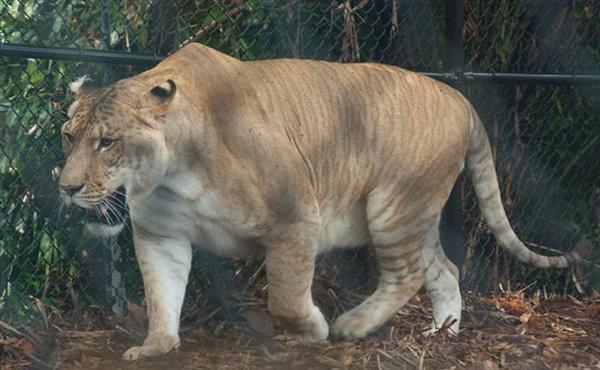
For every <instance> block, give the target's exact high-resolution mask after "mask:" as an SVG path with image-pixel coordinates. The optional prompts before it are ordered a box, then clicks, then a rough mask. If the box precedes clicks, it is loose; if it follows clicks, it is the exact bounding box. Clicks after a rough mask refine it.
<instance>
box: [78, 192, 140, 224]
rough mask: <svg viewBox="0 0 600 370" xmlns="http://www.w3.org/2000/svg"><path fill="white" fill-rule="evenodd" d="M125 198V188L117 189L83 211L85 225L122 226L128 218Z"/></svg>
mask: <svg viewBox="0 0 600 370" xmlns="http://www.w3.org/2000/svg"><path fill="white" fill-rule="evenodd" d="M126 200H127V196H126V194H125V188H124V187H120V188H117V189H116V190H115V191H113V192H112V193H110V194H108V195H107V196H106V197H104V199H102V201H100V202H98V203H96V204H94V205H93V206H92V207H90V208H85V209H83V211H84V213H85V221H86V222H87V223H96V224H104V225H107V226H117V225H121V224H123V223H124V222H125V221H126V220H127V217H128V213H129V212H128V209H127V203H126Z"/></svg>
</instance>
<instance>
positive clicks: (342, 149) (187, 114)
mask: <svg viewBox="0 0 600 370" xmlns="http://www.w3.org/2000/svg"><path fill="white" fill-rule="evenodd" d="M82 82H83V83H85V81H82ZM83 86H85V85H83V84H82V83H78V84H75V86H74V87H75V89H76V90H77V93H78V96H77V100H76V101H75V103H74V105H73V106H72V108H71V109H70V114H71V118H70V120H69V121H68V122H67V123H66V124H65V127H64V128H63V130H64V131H65V132H66V133H70V134H71V135H72V136H73V138H74V140H73V143H72V144H67V143H65V145H66V153H67V163H66V166H65V168H64V170H63V171H62V174H61V185H65V186H67V185H69V184H74V183H77V184H78V183H81V184H83V185H84V187H83V188H82V190H81V191H79V193H78V194H75V195H73V197H74V198H76V199H75V201H76V203H78V204H80V205H81V204H83V205H85V206H91V205H93V203H94V202H98V201H100V200H101V198H102V196H103V195H105V194H110V192H111V191H113V190H114V189H116V188H117V187H119V186H124V187H125V188H126V189H127V202H128V205H129V208H130V211H131V219H132V224H133V233H134V240H135V248H136V254H137V256H138V262H139V264H140V268H141V271H142V274H143V277H144V285H145V290H146V301H147V305H148V316H149V320H150V332H149V335H148V339H146V341H145V342H144V344H143V345H142V346H139V347H133V348H132V349H130V350H129V351H127V352H126V353H125V355H124V357H125V358H127V359H136V358H138V357H143V356H150V355H154V354H158V353H164V352H166V351H168V350H170V349H171V348H173V347H174V346H176V345H177V343H178V341H179V339H178V335H177V332H178V327H179V323H178V321H179V314H180V310H181V304H182V301H183V293H184V291H185V286H186V284H187V274H188V271H189V266H190V259H191V253H190V248H191V247H190V246H191V245H199V246H201V247H202V248H206V249H208V250H211V251H213V252H215V253H218V254H223V255H229V256H243V255H253V254H257V253H264V255H265V261H266V268H267V275H268V282H269V296H268V297H269V298H268V308H269V310H270V311H271V313H272V314H273V315H275V316H277V317H279V318H281V320H282V322H283V323H284V324H286V325H287V330H288V332H289V333H290V335H293V336H296V337H297V338H298V339H300V340H303V341H319V340H323V339H325V338H327V336H328V333H329V325H328V324H327V321H326V320H325V318H324V317H323V315H322V314H321V312H320V310H319V309H318V308H317V307H316V306H315V304H314V303H313V300H312V296H311V285H312V278H313V273H314V262H315V258H316V256H317V255H318V254H319V253H323V252H326V251H327V250H329V249H331V248H334V247H354V246H358V245H364V244H367V243H369V244H372V245H373V247H374V248H375V254H376V256H377V261H378V264H379V270H380V278H379V284H378V287H377V289H376V290H375V292H374V293H373V294H372V295H371V296H370V297H369V298H368V299H366V300H365V301H364V302H363V303H362V304H360V305H359V306H358V307H356V308H354V309H352V310H350V311H349V312H346V313H345V314H343V315H342V316H340V317H339V318H337V320H336V321H335V322H334V323H333V326H332V330H333V333H334V334H336V335H339V336H342V337H344V338H348V339H353V338H361V337H364V336H365V335H367V334H368V333H369V332H371V331H373V330H375V329H376V328H378V327H379V326H380V325H382V324H383V323H384V322H385V321H386V320H388V319H389V318H390V316H392V315H393V314H394V313H395V312H396V311H397V310H398V309H399V308H401V307H402V306H403V305H404V304H405V303H406V302H407V301H408V300H409V299H410V298H411V297H412V296H413V295H414V294H415V293H416V292H417V291H418V290H419V289H420V287H421V286H423V285H425V287H426V288H427V290H428V291H429V292H430V294H431V296H432V302H433V311H434V327H433V329H437V328H440V327H441V326H442V325H443V324H444V321H445V320H446V318H447V317H449V316H450V317H453V318H454V319H455V322H454V323H453V324H452V325H451V326H450V329H451V330H453V331H454V332H458V329H459V321H458V320H460V310H461V299H460V292H459V289H458V271H457V269H456V267H455V266H454V265H452V263H451V262H450V261H448V259H447V258H446V256H445V255H444V252H443V250H442V248H441V245H440V241H439V235H438V223H439V218H440V213H441V211H442V208H443V206H444V203H445V202H446V200H447V198H448V196H449V194H450V190H451V188H452V186H453V184H454V183H455V181H456V179H457V176H458V174H459V172H460V171H461V170H462V168H463V167H464V165H465V160H466V165H467V168H468V169H469V172H470V173H471V176H472V178H473V182H474V184H475V189H476V193H477V196H478V198H479V201H480V205H481V207H482V210H483V214H484V216H485V218H486V220H487V221H488V223H489V224H490V228H491V230H492V231H493V232H494V235H496V237H497V238H498V241H499V242H500V244H501V245H502V246H504V247H505V248H506V249H507V250H508V251H510V252H512V253H513V254H515V256H516V257H517V258H519V259H520V260H522V261H524V262H527V263H531V264H533V265H535V266H539V267H552V266H556V267H564V266H566V265H568V264H569V263H571V262H573V261H575V260H577V259H578V258H579V256H578V254H577V253H572V254H568V255H565V256H561V257H544V256H539V255H537V254H534V253H532V252H531V251H529V250H528V249H527V248H526V247H524V245H523V244H522V243H521V242H520V241H519V239H518V238H517V237H516V236H515V235H514V233H513V232H512V229H511V228H510V225H509V224H508V221H507V219H506V215H505V213H504V210H503V208H502V204H501V201H500V193H499V190H498V184H497V180H496V175H495V172H494V167H493V161H492V156H491V151H490V147H489V143H488V140H487V137H486V135H485V130H484V128H483V125H482V124H481V122H480V120H479V118H478V117H477V115H476V113H475V112H474V110H473V108H472V107H471V105H470V104H469V103H468V102H467V101H466V100H465V99H464V98H463V97H462V96H461V94H460V93H458V92H457V91H455V90H454V89H452V88H450V87H448V86H446V85H444V84H442V83H440V82H437V81H434V80H432V79H429V78H427V77H425V76H423V75H420V74H417V73H412V72H409V71H405V70H402V69H400V68H396V67H390V66H383V65H377V64H338V63H326V62H316V61H302V60H289V59H282V60H268V61H257V62H241V61H239V60H237V59H234V58H231V57H228V56H226V55H224V54H221V53H219V52H217V51H215V50H213V49H210V48H207V47H204V46H202V45H198V44H190V45H188V46H186V47H184V48H183V49H182V50H180V51H178V52H177V53H175V54H173V55H172V56H170V57H169V58H167V59H166V60H164V61H163V62H162V63H161V64H159V65H158V66H157V67H155V68H154V69H152V70H150V71H147V72H145V73H142V74H140V75H137V76H134V77H132V78H129V79H126V80H122V81H119V82H117V83H116V84H114V85H112V86H109V87H107V88H103V89H99V90H91V89H89V88H86V89H84V88H83ZM103 135H111V136H112V137H115V138H118V139H119V141H118V145H115V146H114V147H112V148H110V149H108V150H106V151H105V152H102V153H100V152H98V151H97V150H96V149H95V145H97V142H98V140H99V138H100V137H102V136H103Z"/></svg>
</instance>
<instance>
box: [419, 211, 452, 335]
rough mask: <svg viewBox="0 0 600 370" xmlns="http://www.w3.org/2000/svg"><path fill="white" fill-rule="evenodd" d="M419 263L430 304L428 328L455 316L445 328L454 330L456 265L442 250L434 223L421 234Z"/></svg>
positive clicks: (433, 329) (441, 324)
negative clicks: (421, 245) (431, 323)
mask: <svg viewBox="0 0 600 370" xmlns="http://www.w3.org/2000/svg"><path fill="white" fill-rule="evenodd" d="M422 266H423V270H424V273H425V288H426V289H427V292H428V293H429V294H430V295H431V305H432V306H433V327H432V332H436V331H438V330H439V329H440V328H442V326H443V325H444V323H445V322H446V320H456V321H455V322H454V323H453V324H452V325H451V326H450V327H449V329H450V332H451V333H452V334H458V330H459V327H460V315H461V309H462V300H461V296H460V287H459V284H458V283H459V280H458V279H459V276H458V269H457V268H456V266H455V265H454V264H453V263H452V262H450V260H448V258H447V257H446V255H445V254H444V250H443V249H442V245H441V243H440V236H439V227H438V224H437V223H436V224H435V225H434V226H433V227H432V228H431V229H430V230H429V232H428V233H427V235H426V236H425V247H424V248H423V258H422Z"/></svg>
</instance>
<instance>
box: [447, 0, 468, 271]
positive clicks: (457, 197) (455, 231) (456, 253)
mask: <svg viewBox="0 0 600 370" xmlns="http://www.w3.org/2000/svg"><path fill="white" fill-rule="evenodd" d="M463 5H464V4H463V0H448V1H447V2H446V40H447V42H446V49H445V50H444V69H445V71H446V72H449V73H457V74H460V73H462V71H463V69H464V40H463V36H462V30H463V15H464V10H463ZM450 85H452V86H453V87H454V88H456V89H458V90H462V87H463V86H462V84H461V82H460V80H459V79H458V78H457V79H455V80H454V81H453V82H450ZM462 177H463V176H462V175H460V176H459V178H458V180H457V181H456V184H454V187H453V189H452V192H451V193H450V198H449V199H448V202H447V203H446V206H445V207H444V212H443V214H442V222H441V238H442V244H443V245H444V250H445V251H446V255H447V256H448V258H449V259H450V260H451V261H452V262H454V264H456V266H457V267H458V268H459V270H460V269H461V268H462V264H463V258H464V247H465V242H466V240H465V238H464V236H463V235H462V214H461V208H462V197H461V184H462Z"/></svg>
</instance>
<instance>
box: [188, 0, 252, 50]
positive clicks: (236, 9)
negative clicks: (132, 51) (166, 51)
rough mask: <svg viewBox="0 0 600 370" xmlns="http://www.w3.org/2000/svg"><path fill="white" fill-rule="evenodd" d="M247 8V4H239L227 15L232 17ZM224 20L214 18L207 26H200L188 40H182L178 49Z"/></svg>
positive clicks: (227, 12)
mask: <svg viewBox="0 0 600 370" xmlns="http://www.w3.org/2000/svg"><path fill="white" fill-rule="evenodd" d="M245 8H246V4H242V5H237V6H236V7H235V8H233V9H229V10H228V11H226V12H225V17H226V18H231V17H233V16H235V15H237V14H238V13H240V12H241V11H242V10H244V9H245ZM221 23H222V21H218V20H216V19H215V20H213V21H211V22H210V23H209V24H207V25H206V26H204V27H202V28H200V29H199V30H198V31H197V32H196V33H194V34H193V35H192V36H190V37H188V39H187V40H185V41H184V42H182V43H181V44H179V46H178V49H179V48H181V47H183V46H185V45H187V44H189V43H190V42H192V41H194V40H195V39H197V38H198V37H201V36H203V35H204V34H205V33H207V32H209V31H211V30H212V29H213V28H215V27H216V26H218V25H219V24H221Z"/></svg>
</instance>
